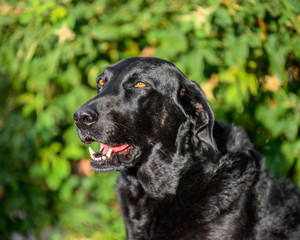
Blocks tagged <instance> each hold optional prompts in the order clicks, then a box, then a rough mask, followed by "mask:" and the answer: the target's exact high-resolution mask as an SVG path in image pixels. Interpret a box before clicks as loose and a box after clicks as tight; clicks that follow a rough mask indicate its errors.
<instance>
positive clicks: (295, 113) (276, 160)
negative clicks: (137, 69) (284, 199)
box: [0, 0, 300, 239]
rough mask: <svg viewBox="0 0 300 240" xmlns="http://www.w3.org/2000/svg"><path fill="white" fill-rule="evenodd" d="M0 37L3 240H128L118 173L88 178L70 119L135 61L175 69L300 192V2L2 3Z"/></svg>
mask: <svg viewBox="0 0 300 240" xmlns="http://www.w3.org/2000/svg"><path fill="white" fill-rule="evenodd" d="M0 30H1V38H0V62H1V65H0V77H1V81H0V84H1V86H0V99H1V101H0V106H1V115H0V144H1V148H0V153H1V169H0V171H1V174H0V201H1V205H0V211H1V213H2V214H1V218H0V238H1V239H9V238H11V236H12V235H13V234H17V233H20V234H23V235H24V236H30V235H36V236H37V238H40V236H42V235H45V234H46V235H47V236H48V237H49V238H50V239H61V238H64V239H74V238H78V239H81V238H84V239H86V238H90V239H124V238H125V231H124V226H123V222H122V220H121V219H120V213H119V207H118V204H117V202H116V199H115V195H114V187H113V186H114V182H115V179H116V176H117V174H114V173H112V174H95V173H92V172H91V171H90V170H89V167H88V166H89V160H87V159H85V157H87V156H88V151H87V147H86V146H84V145H83V144H81V143H80V141H79V138H78V137H77V134H76V129H75V126H74V124H73V120H72V115H73V112H74V111H75V110H76V108H77V107H79V106H80V105H81V104H82V103H84V102H85V101H86V100H88V99H89V98H91V97H92V96H94V95H95V87H96V82H95V79H96V77H97V75H98V74H99V73H100V72H101V71H102V69H103V68H104V67H105V66H107V65H110V64H111V63H114V62H116V61H118V60H120V59H123V58H126V57H131V56H155V57H160V58H163V59H166V60H168V61H171V62H173V63H174V64H176V65H177V66H178V67H179V68H180V69H181V70H182V71H183V72H184V73H186V75H187V76H188V77H189V78H190V79H194V80H196V81H198V82H199V83H200V84H201V86H202V88H203V89H204V91H205V92H206V94H207V97H208V99H209V101H210V103H211V105H212V107H213V109H214V111H215V114H216V118H217V119H219V120H222V121H225V122H233V123H235V124H236V125H240V126H242V127H243V128H244V129H245V130H246V131H247V133H248V134H249V136H250V138H251V139H252V140H253V141H254V145H255V147H256V148H257V149H258V150H259V151H260V152H261V153H262V154H263V155H264V156H266V165H267V167H268V168H269V169H270V170H272V171H273V172H274V173H275V174H277V175H279V176H281V177H286V178H287V177H288V178H291V179H292V180H293V181H295V182H296V183H297V184H298V186H300V160H299V159H300V137H299V125H300V97H299V96H300V90H299V89H300V88H299V86H300V81H299V60H300V4H299V2H298V1H295V0H287V1H274V0H267V1H260V0H253V1H229V0H222V1H217V0H209V1H185V0H182V1H174V0H168V1H142V0H130V1H126V2H124V1H117V0H90V1H80V0H78V1H71V0H62V1H59V2H57V1H54V0H30V1H4V2H1V3H0ZM93 147H94V148H96V147H97V146H93Z"/></svg>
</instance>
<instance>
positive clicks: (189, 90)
mask: <svg viewBox="0 0 300 240" xmlns="http://www.w3.org/2000/svg"><path fill="white" fill-rule="evenodd" d="M99 79H102V80H103V82H104V85H99V84H98V95H97V96H96V97H94V98H93V99H91V100H90V101H88V102H87V103H85V104H84V105H82V106H81V107H80V108H79V109H78V110H77V111H76V112H75V114H74V119H75V122H76V125H77V127H78V133H79V136H80V138H81V140H82V141H83V142H85V143H90V142H92V141H97V142H100V143H104V144H105V145H110V146H116V145H120V144H128V145H130V147H129V148H128V149H129V150H126V151H127V152H126V154H125V153H124V154H120V153H119V154H118V153H114V154H113V155H112V157H110V158H109V159H108V160H107V161H92V163H91V165H92V168H93V169H94V170H96V171H112V170H117V171H120V177H119V179H118V182H117V195H118V198H119V201H120V204H121V210H122V215H123V218H124V221H125V224H126V230H127V236H128V239H132V240H133V239H134V240H139V239H157V240H164V239H171V240H175V239H185V240H193V239H207V240H208V239H217V240H219V239H237V240H241V239H266V240H270V239H280V240H282V239H300V196H299V194H298V192H297V189H296V187H295V185H294V184H292V183H291V182H288V181H286V180H281V179H278V178H276V177H274V176H273V175H272V174H271V173H269V172H268V171H266V170H264V166H263V159H262V157H261V156H260V155H259V154H258V153H257V152H256V151H255V150H254V149H253V147H252V144H251V142H250V141H249V139H248V137H247V135H246V134H245V133H244V132H243V131H242V130H241V129H240V128H238V127H235V126H230V125H226V124H223V123H219V122H216V121H215V120H214V114H213V112H212V110H211V108H210V106H209V104H208V102H207V100H206V97H205V95H204V93H203V92H202V90H201V89H200V87H199V86H198V84H196V83H195V82H192V81H190V80H188V79H187V77H186V76H185V75H184V74H183V73H181V72H180V71H179V70H178V68H176V67H175V66H174V65H173V64H171V63H169V62H167V61H164V60H161V59H156V58H128V59H125V60H122V61H120V62H118V63H116V64H114V65H112V66H110V67H107V68H106V69H105V70H104V72H103V73H102V74H100V75H99V78H98V80H99ZM138 82H142V83H145V84H146V86H145V87H143V88H138V87H137V85H136V83H138ZM99 154H100V153H99Z"/></svg>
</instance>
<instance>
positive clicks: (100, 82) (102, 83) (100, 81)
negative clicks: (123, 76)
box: [98, 78, 104, 86]
mask: <svg viewBox="0 0 300 240" xmlns="http://www.w3.org/2000/svg"><path fill="white" fill-rule="evenodd" d="M98 83H99V85H100V86H103V85H104V82H103V80H102V79H101V78H100V79H99V80H98Z"/></svg>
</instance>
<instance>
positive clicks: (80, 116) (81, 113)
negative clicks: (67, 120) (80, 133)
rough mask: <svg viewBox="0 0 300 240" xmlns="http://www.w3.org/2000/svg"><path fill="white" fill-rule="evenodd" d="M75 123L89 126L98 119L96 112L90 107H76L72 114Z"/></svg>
mask: <svg viewBox="0 0 300 240" xmlns="http://www.w3.org/2000/svg"><path fill="white" fill-rule="evenodd" d="M73 118H74V121H75V123H76V125H85V126H90V125H92V124H94V123H95V122H96V121H97V119H98V114H97V112H96V111H95V110H93V109H91V108H86V107H85V108H82V107H80V108H78V109H77V110H76V112H75V113H74V115H73Z"/></svg>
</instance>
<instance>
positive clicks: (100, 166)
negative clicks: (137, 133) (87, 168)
mask: <svg viewBox="0 0 300 240" xmlns="http://www.w3.org/2000/svg"><path fill="white" fill-rule="evenodd" d="M132 150H133V147H132V146H131V145H129V144H121V145H118V146H108V145H105V144H103V143H100V150H99V152H94V151H93V150H92V148H91V147H89V151H90V155H91V159H92V161H91V168H92V169H93V170H94V171H102V172H107V171H113V170H119V168H120V166H121V165H122V163H126V162H128V161H129V160H130V159H131V157H132Z"/></svg>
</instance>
